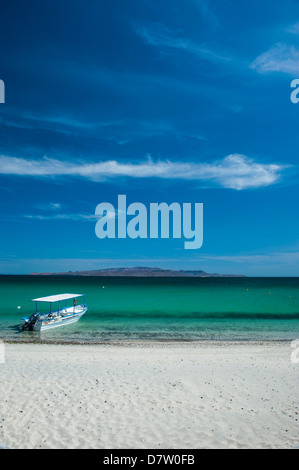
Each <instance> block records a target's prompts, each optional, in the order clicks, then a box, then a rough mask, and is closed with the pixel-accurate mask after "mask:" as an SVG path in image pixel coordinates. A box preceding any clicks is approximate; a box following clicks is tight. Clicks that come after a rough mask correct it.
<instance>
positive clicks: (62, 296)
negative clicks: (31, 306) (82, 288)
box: [31, 294, 85, 303]
mask: <svg viewBox="0 0 299 470" xmlns="http://www.w3.org/2000/svg"><path fill="white" fill-rule="evenodd" d="M83 295H85V294H57V295H48V296H47V297H38V298H37V299H31V302H50V303H52V302H60V301H61V300H68V299H74V298H76V297H82V296H83Z"/></svg>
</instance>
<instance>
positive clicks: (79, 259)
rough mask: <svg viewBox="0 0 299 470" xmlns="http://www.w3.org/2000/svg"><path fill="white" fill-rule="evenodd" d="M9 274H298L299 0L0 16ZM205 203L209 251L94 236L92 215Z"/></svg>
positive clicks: (23, 7)
mask: <svg viewBox="0 0 299 470" xmlns="http://www.w3.org/2000/svg"><path fill="white" fill-rule="evenodd" d="M0 41H1V48H0V79H2V80H3V81H4V83H5V103H4V104H0V195H1V198H0V218H1V235H0V237H1V238H0V240H1V246H0V273H22V274H23V273H30V272H36V271H37V272H47V271H49V272H54V271H58V272H60V271H68V270H84V269H97V268H107V267H118V266H159V267H165V268H171V269H203V270H206V271H208V272H219V273H240V274H247V275H250V276H263V275H265V276H298V275H299V267H298V266H299V238H298V233H299V223H298V220H299V218H298V215H299V214H298V212H299V211H298V163H297V161H298V156H297V155H298V137H297V136H298V124H299V103H298V104H297V105H296V104H294V103H292V102H291V100H290V94H291V91H292V89H291V88H290V84H291V81H292V80H293V79H295V78H299V4H298V2H297V1H294V0H286V1H284V2H278V1H276V0H275V1H271V2H270V1H266V0H259V1H258V2H257V1H251V2H247V1H245V0H238V1H237V0H235V1H230V0H217V1H216V0H215V1H212V0H211V1H208V0H180V1H179V0H171V1H168V0H165V1H163V2H158V1H153V0H115V1H114V2H111V1H109V0H104V1H103V0H100V1H99V0H98V1H94V0H90V1H89V2H82V1H76V2H73V1H70V0H62V1H60V2H55V1H51V2H50V1H47V0H44V1H43V2H37V1H33V0H29V1H28V2H21V1H18V0H12V1H11V2H6V3H5V4H4V5H2V6H1V17H0ZM118 194H126V195H127V201H128V204H129V203H131V202H142V203H143V204H145V205H149V204H150V203H151V202H167V203H169V204H170V203H172V202H178V203H180V204H182V203H184V202H190V203H195V202H202V203H203V204H204V243H203V246H202V248H200V249H199V250H185V249H184V244H183V241H182V240H177V239H176V240H174V239H169V240H165V239H164V240H162V239H158V240H153V239H137V240H131V239H128V238H127V239H124V240H119V239H115V240H112V239H109V240H108V239H105V240H100V239H98V238H97V237H96V236H95V217H94V213H95V208H96V206H97V204H99V203H101V202H110V203H112V204H114V205H116V204H117V196H118Z"/></svg>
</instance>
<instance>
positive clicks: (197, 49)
mask: <svg viewBox="0 0 299 470" xmlns="http://www.w3.org/2000/svg"><path fill="white" fill-rule="evenodd" d="M135 32H136V33H137V34H138V35H139V36H140V37H141V38H142V39H143V40H144V41H145V42H146V43H147V44H149V45H151V46H155V47H158V48H159V49H164V50H167V49H168V50H171V49H172V50H177V51H182V52H187V53H189V54H192V55H195V56H197V57H198V58H202V59H208V60H213V61H230V60H231V57H229V56H228V55H227V54H222V53H218V52H215V51H214V50H213V49H211V48H209V47H207V46H206V45H204V44H197V43H195V42H193V41H191V40H190V39H188V38H186V37H184V35H183V34H182V31H181V30H171V29H169V28H167V27H166V26H165V25H163V24H161V23H155V24H153V25H151V26H147V27H146V26H137V27H136V28H135Z"/></svg>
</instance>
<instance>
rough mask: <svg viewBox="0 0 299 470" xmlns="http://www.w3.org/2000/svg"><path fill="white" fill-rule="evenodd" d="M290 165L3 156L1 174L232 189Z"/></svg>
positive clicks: (231, 159) (268, 178) (259, 183)
mask: <svg viewBox="0 0 299 470" xmlns="http://www.w3.org/2000/svg"><path fill="white" fill-rule="evenodd" d="M285 168H287V166H286V165H278V164H264V163H259V162H255V161H254V160H253V159H250V158H248V157H246V156H245V155H239V154H232V155H229V156H227V157H225V158H223V159H222V160H217V161H215V162H212V163H202V162H200V163H197V162H187V163H185V162H177V161H175V162H174V161H157V162H154V161H153V160H152V159H151V158H148V160H146V161H143V162H141V163H140V162H139V163H123V162H118V161H116V160H108V161H100V162H83V161H77V162H73V161H62V160H56V159H52V158H47V157H44V158H42V159H40V160H29V159H25V158H17V157H8V156H0V174H2V175H17V176H23V177H24V176H27V177H43V178H45V177H47V178H51V177H82V178H87V179H89V180H92V181H106V180H109V179H113V178H118V177H131V178H163V179H173V180H189V181H197V182H199V183H205V184H207V183H210V184H211V185H212V186H215V185H216V186H218V187H223V188H230V189H237V190H242V189H248V188H259V187H263V186H269V185H271V184H274V183H276V182H277V181H278V180H279V179H280V177H281V176H282V172H283V170H284V169H285Z"/></svg>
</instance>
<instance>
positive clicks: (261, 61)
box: [250, 28, 299, 75]
mask: <svg viewBox="0 0 299 470" xmlns="http://www.w3.org/2000/svg"><path fill="white" fill-rule="evenodd" d="M298 31H299V28H298ZM250 67H251V68H252V69H255V70H256V71H257V72H259V73H267V72H283V73H288V74H290V75H294V74H298V73H299V50H298V49H297V48H296V47H295V46H293V45H291V46H289V45H286V44H283V43H277V44H275V45H274V46H272V47H271V48H270V49H269V50H268V51H266V52H264V53H263V54H261V55H259V56H258V57H257V58H256V59H255V60H254V61H253V62H252V64H251V66H250Z"/></svg>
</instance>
